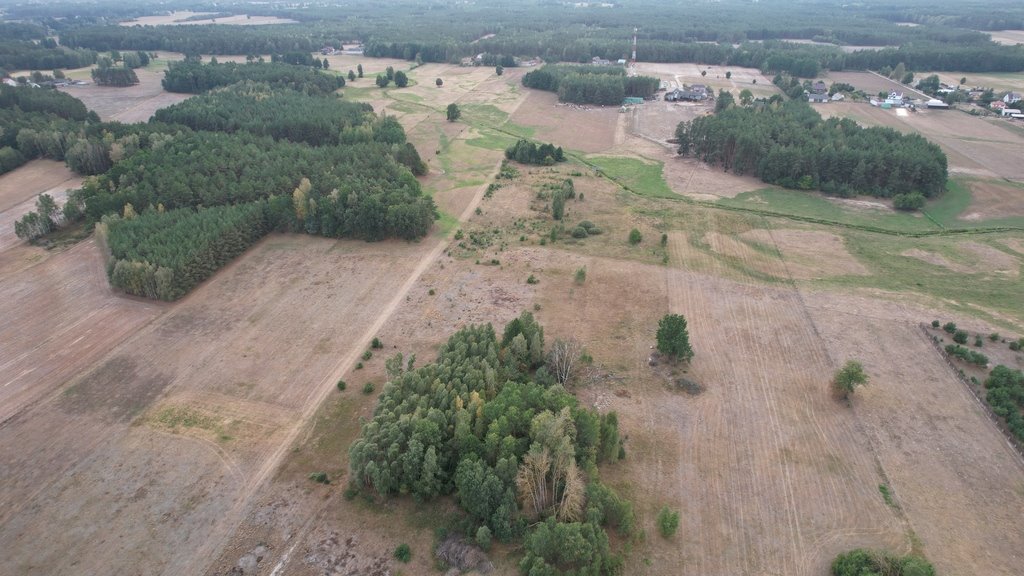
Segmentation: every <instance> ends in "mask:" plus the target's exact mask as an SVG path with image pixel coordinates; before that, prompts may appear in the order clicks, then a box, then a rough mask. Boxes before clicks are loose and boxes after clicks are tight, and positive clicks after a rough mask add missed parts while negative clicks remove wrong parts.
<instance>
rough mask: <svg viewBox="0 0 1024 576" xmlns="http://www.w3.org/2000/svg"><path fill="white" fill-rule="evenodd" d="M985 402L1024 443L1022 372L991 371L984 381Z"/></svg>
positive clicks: (1008, 369)
mask: <svg viewBox="0 0 1024 576" xmlns="http://www.w3.org/2000/svg"><path fill="white" fill-rule="evenodd" d="M985 388H986V389H988V393H987V394H985V400H986V401H987V402H988V404H989V406H991V407H992V411H993V412H995V413H996V414H997V415H998V416H1000V417H1001V418H1003V419H1004V420H1005V421H1006V427H1007V428H1009V429H1010V432H1011V433H1013V435H1014V436H1016V437H1017V439H1018V440H1020V441H1021V442H1024V414H1022V411H1024V372H1021V371H1020V370H1014V369H1012V368H1008V367H1006V366H1003V365H1002V364H1000V365H998V366H996V367H995V368H993V369H992V372H991V373H990V374H989V376H988V378H987V379H985Z"/></svg>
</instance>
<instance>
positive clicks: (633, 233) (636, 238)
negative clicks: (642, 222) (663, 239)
mask: <svg viewBox="0 0 1024 576" xmlns="http://www.w3.org/2000/svg"><path fill="white" fill-rule="evenodd" d="M643 239H644V237H643V234H641V233H640V231H639V230H637V229H636V228H633V229H632V230H630V231H629V243H630V244H632V245H634V246H636V245H637V244H639V243H640V242H642V241H643Z"/></svg>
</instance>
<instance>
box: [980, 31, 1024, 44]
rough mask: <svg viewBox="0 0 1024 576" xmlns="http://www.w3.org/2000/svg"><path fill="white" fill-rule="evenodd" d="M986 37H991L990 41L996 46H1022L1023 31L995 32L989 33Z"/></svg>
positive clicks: (1023, 40)
mask: <svg viewBox="0 0 1024 576" xmlns="http://www.w3.org/2000/svg"><path fill="white" fill-rule="evenodd" d="M988 35H989V36H991V37H992V41H993V42H995V43H997V44H1006V45H1008V46H1014V45H1016V44H1024V30H999V31H996V32H989V33H988Z"/></svg>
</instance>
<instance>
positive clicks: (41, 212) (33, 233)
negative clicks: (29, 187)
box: [14, 194, 73, 241]
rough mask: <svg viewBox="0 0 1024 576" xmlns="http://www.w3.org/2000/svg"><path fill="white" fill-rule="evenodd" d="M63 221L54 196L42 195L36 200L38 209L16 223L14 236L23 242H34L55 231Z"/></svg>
mask: <svg viewBox="0 0 1024 576" xmlns="http://www.w3.org/2000/svg"><path fill="white" fill-rule="evenodd" d="M68 205H69V206H72V205H73V204H68ZM62 219H63V214H62V213H61V211H60V208H59V207H58V206H57V202H56V201H55V200H54V199H53V196H50V195H49V194H40V195H39V197H38V198H36V209H35V210H34V211H31V212H29V213H28V214H25V215H24V216H23V217H22V218H21V219H20V220H18V221H16V222H15V223H14V234H15V235H16V236H17V237H18V238H21V239H23V240H29V241H32V240H35V239H36V238H39V237H41V236H44V235H46V234H49V233H50V232H52V231H53V230H55V229H56V228H57V227H58V226H59V225H60V223H61V220H62Z"/></svg>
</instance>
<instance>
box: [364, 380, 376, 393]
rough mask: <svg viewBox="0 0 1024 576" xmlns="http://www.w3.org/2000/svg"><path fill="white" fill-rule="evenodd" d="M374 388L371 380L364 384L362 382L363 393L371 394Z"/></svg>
mask: <svg viewBox="0 0 1024 576" xmlns="http://www.w3.org/2000/svg"><path fill="white" fill-rule="evenodd" d="M374 388H375V387H374V385H373V382H367V383H366V384H363V394H367V395H369V394H373V390H374Z"/></svg>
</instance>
